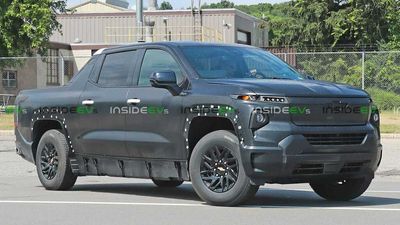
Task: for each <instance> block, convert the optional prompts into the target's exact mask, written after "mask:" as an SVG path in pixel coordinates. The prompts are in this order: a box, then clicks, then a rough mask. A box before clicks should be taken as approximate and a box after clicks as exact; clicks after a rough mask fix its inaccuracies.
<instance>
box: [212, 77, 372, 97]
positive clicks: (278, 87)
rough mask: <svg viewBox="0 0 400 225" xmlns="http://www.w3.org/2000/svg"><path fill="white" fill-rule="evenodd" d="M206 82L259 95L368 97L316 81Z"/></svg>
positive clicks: (231, 80)
mask: <svg viewBox="0 0 400 225" xmlns="http://www.w3.org/2000/svg"><path fill="white" fill-rule="evenodd" d="M207 81H208V82H209V83H211V84H218V85H234V86H240V87H242V88H245V89H248V90H249V91H252V92H254V93H255V94H260V95H261V94H262V95H277V96H286V97H353V98H360V97H369V95H368V94H367V93H366V92H365V91H363V90H361V89H358V88H354V87H351V86H348V85H343V84H336V83H329V82H324V81H316V80H278V79H213V80H211V79H210V80H207Z"/></svg>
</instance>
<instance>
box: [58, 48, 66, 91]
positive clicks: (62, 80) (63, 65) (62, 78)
mask: <svg viewBox="0 0 400 225" xmlns="http://www.w3.org/2000/svg"><path fill="white" fill-rule="evenodd" d="M59 69H60V76H61V80H60V86H64V76H65V74H64V71H65V62H64V57H63V56H62V55H61V54H60V68H59Z"/></svg>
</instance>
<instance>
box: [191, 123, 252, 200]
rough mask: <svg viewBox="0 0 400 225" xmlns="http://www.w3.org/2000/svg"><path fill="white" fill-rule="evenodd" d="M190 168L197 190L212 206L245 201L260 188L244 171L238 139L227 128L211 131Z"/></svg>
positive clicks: (192, 158)
mask: <svg viewBox="0 0 400 225" xmlns="http://www.w3.org/2000/svg"><path fill="white" fill-rule="evenodd" d="M189 170H190V177H191V180H192V184H193V188H194V190H195V191H196V193H197V194H198V195H199V196H200V198H202V199H203V200H204V201H206V202H207V203H209V204H211V205H222V206H234V205H238V204H241V203H243V202H245V201H246V200H248V199H249V198H251V197H253V196H254V195H255V193H256V192H257V190H258V187H259V186H256V185H252V184H251V183H250V179H249V178H248V177H247V175H246V174H245V172H244V168H243V165H242V161H241V158H240V152H239V141H238V138H237V137H236V136H235V135H234V134H233V133H231V132H229V131H225V130H220V131H214V132H212V133H210V134H207V135H206V136H204V137H203V138H202V139H201V140H200V141H199V142H198V143H197V145H196V147H195V148H194V150H193V153H192V155H191V158H190V166H189Z"/></svg>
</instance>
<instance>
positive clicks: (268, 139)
mask: <svg viewBox="0 0 400 225" xmlns="http://www.w3.org/2000/svg"><path fill="white" fill-rule="evenodd" d="M16 107H17V108H18V110H17V111H16V113H15V122H16V129H15V133H16V138H17V139H16V148H17V149H16V151H17V153H18V154H19V155H21V156H22V157H23V158H25V159H26V160H28V161H30V162H32V163H35V164H36V168H37V173H38V176H39V179H40V181H41V183H42V184H43V186H44V187H45V188H46V189H50V190H66V189H70V188H72V186H73V185H74V183H75V181H76V179H77V177H78V176H86V175H95V176H117V177H135V178H149V179H152V180H153V182H154V183H155V184H156V185H158V186H160V187H175V186H178V185H180V184H182V182H184V181H191V182H192V184H193V187H194V190H195V191H196V193H197V194H198V195H199V196H200V197H201V198H202V199H203V200H204V201H206V202H207V203H209V204H213V205H225V206H233V205H237V204H241V203H243V202H244V201H245V200H247V199H249V198H250V197H252V196H254V195H255V193H256V192H257V190H258V187H259V185H264V184H265V183H281V184H287V183H309V184H310V185H311V187H312V189H313V190H314V191H315V192H316V193H317V194H318V195H320V196H322V197H323V198H325V199H328V200H343V201H345V200H351V199H354V198H356V197H358V196H360V195H361V194H362V193H364V192H365V190H366V189H367V188H368V186H369V184H370V183H371V180H372V179H373V177H374V172H375V171H376V169H377V167H378V166H379V163H380V160H381V155H382V145H381V142H380V132H379V112H378V110H376V108H375V107H374V105H373V102H372V100H371V98H370V96H369V95H368V94H367V93H366V92H364V91H363V90H360V89H357V88H353V87H350V86H346V85H342V84H333V83H328V82H322V81H316V80H313V79H312V78H310V77H309V76H303V75H301V74H299V73H298V72H296V70H294V69H293V68H292V67H290V66H289V65H287V64H286V63H284V62H283V61H281V60H280V59H278V58H277V57H275V56H273V55H272V54H271V53H269V52H267V51H264V50H262V49H258V48H254V47H249V46H241V45H223V44H206V43H191V42H182V43H181V42H178V43H174V42H170V43H166V42H165V43H139V44H134V45H127V46H122V47H115V48H110V49H104V50H100V51H98V52H97V53H96V54H95V55H94V56H93V57H92V58H91V59H90V61H89V62H88V63H87V64H86V65H85V66H84V67H83V69H82V70H81V71H80V72H79V73H78V74H77V75H75V76H74V78H73V79H72V80H71V81H70V82H69V83H68V84H67V85H65V86H63V87H55V88H48V89H41V90H26V91H21V93H19V95H18V96H17V98H16Z"/></svg>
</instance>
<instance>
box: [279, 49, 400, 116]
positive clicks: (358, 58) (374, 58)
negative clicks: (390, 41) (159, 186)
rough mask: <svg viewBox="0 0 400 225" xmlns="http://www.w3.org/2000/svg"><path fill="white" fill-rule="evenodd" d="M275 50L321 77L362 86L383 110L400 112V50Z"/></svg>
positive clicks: (296, 65) (306, 72) (304, 72)
mask: <svg viewBox="0 0 400 225" xmlns="http://www.w3.org/2000/svg"><path fill="white" fill-rule="evenodd" d="M275 54H276V55H277V56H278V57H280V58H281V59H283V60H285V61H286V62H287V63H288V64H290V65H292V66H293V67H295V68H296V69H297V70H298V71H300V72H301V73H303V74H307V75H311V76H313V77H315V79H317V80H324V81H330V82H335V83H343V84H348V85H352V86H354V87H358V88H362V89H364V90H366V91H367V92H368V93H369V94H370V95H371V96H372V98H373V100H374V102H375V104H377V105H378V107H379V108H380V109H381V110H385V111H394V112H395V113H396V114H400V52H315V53H275Z"/></svg>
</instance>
